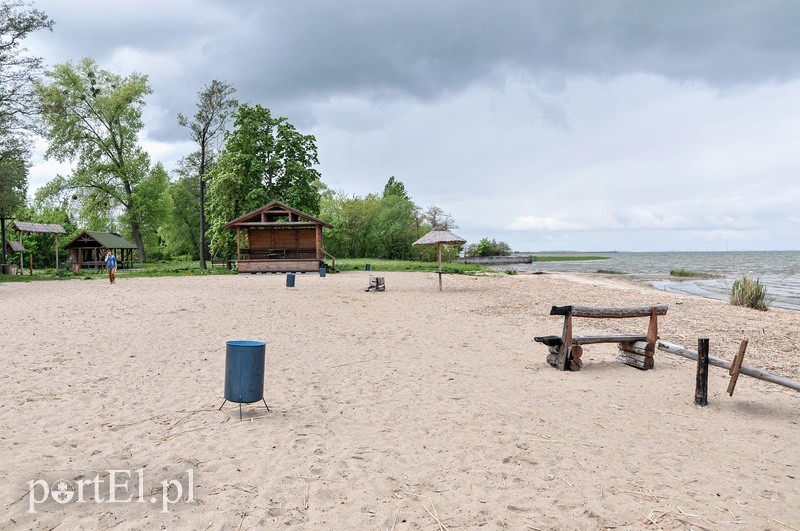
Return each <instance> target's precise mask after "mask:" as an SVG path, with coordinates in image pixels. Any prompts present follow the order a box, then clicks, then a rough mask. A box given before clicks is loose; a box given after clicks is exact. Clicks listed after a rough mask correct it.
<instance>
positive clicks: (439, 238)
mask: <svg viewBox="0 0 800 531" xmlns="http://www.w3.org/2000/svg"><path fill="white" fill-rule="evenodd" d="M465 243H467V240H465V239H464V238H462V237H461V236H457V235H455V234H453V233H452V232H450V231H449V230H446V229H444V228H442V227H434V229H433V230H432V231H430V232H429V233H428V234H426V235H425V236H423V237H422V238H420V239H419V240H417V241H415V242H414V243H412V244H411V245H413V246H414V247H422V246H424V245H453V244H457V245H463V244H465Z"/></svg>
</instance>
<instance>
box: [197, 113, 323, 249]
mask: <svg viewBox="0 0 800 531" xmlns="http://www.w3.org/2000/svg"><path fill="white" fill-rule="evenodd" d="M318 163H319V161H318V159H317V146H316V139H315V138H314V137H313V136H312V135H304V134H302V133H300V132H298V131H297V129H295V127H294V126H293V125H292V124H291V123H289V121H288V120H287V119H286V118H275V117H273V116H272V113H271V112H270V110H269V109H267V108H266V107H262V106H261V105H247V104H245V105H241V106H240V107H239V110H238V111H237V112H236V116H235V120H234V124H233V130H232V131H231V132H230V133H228V134H227V135H226V142H225V147H224V148H223V150H222V152H221V153H220V156H219V159H218V160H217V163H216V164H215V165H214V168H213V170H212V177H211V183H210V185H209V221H210V237H211V248H212V252H214V253H216V254H217V255H219V256H223V255H224V256H230V255H232V253H233V249H234V245H233V236H232V234H230V231H228V230H227V229H224V228H223V225H224V224H225V223H227V222H228V221H230V220H232V219H234V218H236V217H238V216H240V215H242V214H244V213H246V212H249V211H251V210H254V209H256V208H258V207H260V206H262V205H264V204H266V203H269V202H270V201H281V202H282V203H286V204H287V205H291V206H292V207H293V208H296V209H298V210H302V211H304V212H307V213H309V214H311V215H317V214H318V213H319V209H320V191H319V179H320V174H319V172H318V171H317V170H316V169H315V168H314V166H316V165H317V164H318Z"/></svg>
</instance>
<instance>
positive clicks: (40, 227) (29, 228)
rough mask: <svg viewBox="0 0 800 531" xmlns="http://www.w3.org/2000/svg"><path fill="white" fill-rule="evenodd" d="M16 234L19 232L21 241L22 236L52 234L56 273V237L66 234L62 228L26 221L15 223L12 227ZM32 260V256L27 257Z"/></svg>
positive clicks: (51, 224)
mask: <svg viewBox="0 0 800 531" xmlns="http://www.w3.org/2000/svg"><path fill="white" fill-rule="evenodd" d="M12 226H13V227H14V229H16V231H17V232H19V239H20V241H22V234H23V233H26V234H35V235H37V236H39V235H42V234H52V235H53V237H54V238H55V250H56V273H58V235H59V234H66V233H67V231H65V230H64V227H62V226H61V225H58V224H56V223H28V222H26V221H15V222H14V224H13V225H12ZM28 256H29V257H30V259H31V260H33V256H32V255H30V254H29V255H28ZM31 274H33V262H31Z"/></svg>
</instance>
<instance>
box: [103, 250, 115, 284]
mask: <svg viewBox="0 0 800 531" xmlns="http://www.w3.org/2000/svg"><path fill="white" fill-rule="evenodd" d="M105 262H106V270H108V281H109V282H110V283H111V284H113V283H114V281H115V280H116V278H115V275H116V272H117V257H116V256H115V255H113V254H112V253H111V249H109V250H108V251H106V260H105Z"/></svg>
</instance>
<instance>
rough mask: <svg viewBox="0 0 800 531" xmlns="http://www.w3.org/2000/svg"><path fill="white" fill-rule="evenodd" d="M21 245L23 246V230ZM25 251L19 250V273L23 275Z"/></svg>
mask: <svg viewBox="0 0 800 531" xmlns="http://www.w3.org/2000/svg"><path fill="white" fill-rule="evenodd" d="M19 245H20V246H22V232H20V233H19ZM22 255H23V252H22V251H20V252H19V274H20V275H22V274H24V273H25V262H24V258H23V257H22Z"/></svg>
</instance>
